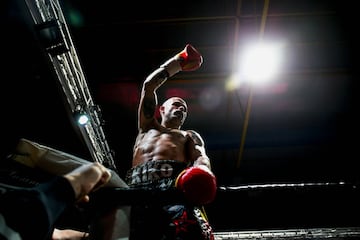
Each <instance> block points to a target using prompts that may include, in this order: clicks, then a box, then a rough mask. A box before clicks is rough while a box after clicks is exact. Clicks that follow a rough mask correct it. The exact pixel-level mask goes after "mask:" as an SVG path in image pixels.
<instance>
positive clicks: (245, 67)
mask: <svg viewBox="0 0 360 240" xmlns="http://www.w3.org/2000/svg"><path fill="white" fill-rule="evenodd" d="M280 62H281V54H280V48H279V45H275V44H268V43H258V44H256V45H253V46H250V47H248V48H246V49H245V52H244V53H243V54H242V58H241V61H240V67H241V68H240V72H241V73H242V75H243V77H244V78H245V79H247V80H248V81H251V82H255V83H256V82H265V81H268V80H270V79H272V78H273V77H274V76H275V75H276V73H277V72H278V70H279V66H280Z"/></svg>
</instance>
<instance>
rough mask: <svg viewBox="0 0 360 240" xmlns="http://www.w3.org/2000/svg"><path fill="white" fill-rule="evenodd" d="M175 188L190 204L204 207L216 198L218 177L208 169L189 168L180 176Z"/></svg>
mask: <svg viewBox="0 0 360 240" xmlns="http://www.w3.org/2000/svg"><path fill="white" fill-rule="evenodd" d="M175 187H176V188H177V189H179V190H180V191H181V192H182V193H183V194H184V196H185V198H186V199H187V200H188V201H189V202H191V203H193V204H196V205H204V204H208V203H210V202H212V201H213V200H214V198H215V195H216V189H217V183H216V177H215V175H214V174H213V173H212V172H211V171H210V170H208V169H207V168H206V167H203V166H196V167H189V168H186V169H185V170H184V171H182V172H181V173H180V174H179V176H178V177H177V179H176V182H175Z"/></svg>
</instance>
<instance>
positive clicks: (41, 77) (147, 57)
mask: <svg viewBox="0 0 360 240" xmlns="http://www.w3.org/2000/svg"><path fill="white" fill-rule="evenodd" d="M61 4H62V7H63V12H64V14H65V17H66V19H67V24H68V26H69V28H70V32H71V35H72V39H73V42H74V45H75V47H76V49H77V53H78V57H79V59H80V62H81V64H82V67H83V70H84V73H85V76H86V79H87V82H88V85H89V87H90V90H91V92H92V94H93V98H94V100H95V102H96V103H97V104H99V105H100V107H101V109H102V115H103V120H104V122H105V125H104V131H105V135H106V138H107V141H108V143H109V145H110V147H111V149H112V150H113V151H114V158H115V163H116V165H117V167H118V171H119V175H120V176H123V174H124V173H125V171H126V169H127V168H128V167H129V166H130V161H131V155H132V146H133V142H134V140H135V137H136V133H137V129H136V127H137V123H136V110H137V103H138V100H139V89H140V86H141V83H142V81H143V80H144V79H145V78H146V76H147V75H148V74H149V73H151V71H153V70H154V69H156V68H157V67H158V66H159V65H160V64H162V63H163V62H164V61H165V60H167V59H168V58H169V57H171V56H173V55H174V54H175V53H177V52H179V51H181V50H182V49H183V48H184V46H185V44H186V43H191V44H192V45H194V46H195V47H196V48H197V49H198V50H199V51H200V52H201V53H202V55H203V57H204V63H203V65H202V67H201V68H200V69H199V70H198V71H195V72H186V73H185V72H182V73H179V74H178V75H176V76H175V77H174V78H173V79H171V80H169V81H168V82H167V83H166V84H165V85H164V86H163V87H162V88H161V89H159V92H158V93H159V100H160V102H162V101H163V100H164V99H165V97H167V96H170V95H172V94H178V95H180V96H182V97H184V98H186V99H187V100H188V103H189V111H190V113H189V117H188V120H187V122H186V123H185V125H184V129H195V130H196V131H198V132H199V133H200V134H201V135H202V137H203V138H204V140H205V143H206V147H207V152H208V155H209V156H210V158H211V160H212V164H213V171H214V173H215V174H216V175H217V177H218V183H219V185H220V186H237V185H246V184H268V183H269V184H271V183H311V182H335V183H337V182H341V181H343V182H358V180H359V174H358V167H357V165H358V163H357V161H358V160H359V152H358V148H359V147H358V145H359V141H358V136H359V124H358V119H359V117H358V114H357V110H358V107H357V104H358V90H359V84H358V69H357V62H358V37H357V35H358V33H357V29H358V27H357V24H358V19H357V15H356V11H355V10H356V6H355V2H354V3H353V2H350V1H346V2H344V1H328V0H316V1H313V0H301V1H289V0H271V1H270V4H269V11H268V16H267V21H266V26H265V31H264V38H263V39H264V40H272V41H279V42H282V43H284V45H283V50H284V52H285V56H284V58H285V61H284V64H283V66H282V70H281V72H280V74H279V76H278V77H277V79H276V80H275V81H274V82H273V83H271V84H268V85H266V86H262V87H256V88H253V93H254V95H253V102H252V107H251V113H250V119H249V125H248V129H247V133H246V143H245V148H244V153H243V156H242V160H241V162H240V164H239V167H237V162H238V159H239V148H240V139H241V136H242V134H243V130H242V127H243V123H244V116H245V111H246V106H247V101H248V96H249V90H250V89H249V86H248V85H243V86H241V87H240V88H238V89H236V90H234V91H227V90H226V88H225V84H226V80H227V79H228V78H229V76H230V74H231V73H232V71H233V65H232V64H233V59H234V58H235V57H236V52H237V51H239V52H240V54H241V49H242V47H244V46H245V45H246V43H247V42H249V41H256V39H257V38H258V35H259V31H260V22H261V15H262V10H263V4H264V2H263V1H255V0H244V1H235V0H233V1H230V0H225V1H196V2H192V1H181V2H179V1H144V2H138V1H130V2H128V1H102V2H99V1H86V2H85V1H78V0H74V1H61ZM1 5H2V6H1V11H2V13H1V22H0V24H1V32H2V34H1V45H0V46H1V50H0V52H1V58H2V64H1V75H2V76H1V84H2V86H1V91H2V94H1V105H2V108H1V109H2V114H1V116H2V128H3V129H2V133H3V137H2V138H3V141H2V142H3V147H2V149H1V153H2V156H5V155H6V154H8V153H10V152H11V151H12V149H13V148H14V147H15V145H16V143H17V141H18V139H19V138H21V137H24V138H28V139H30V140H33V141H35V142H38V143H41V144H44V145H47V146H50V147H53V148H56V149H59V150H62V151H65V152H68V153H71V154H74V155H77V156H80V157H83V158H86V159H90V154H89V152H88V150H87V148H86V146H85V145H84V143H83V141H82V140H81V136H80V135H78V134H77V130H76V129H74V126H76V125H74V124H73V123H72V121H73V119H72V118H71V117H70V116H69V114H68V112H67V111H66V108H67V106H66V103H65V102H64V100H63V95H62V93H61V91H62V90H61V88H60V86H59V83H58V80H57V79H56V77H55V76H54V71H53V68H52V66H51V65H50V64H49V62H48V58H47V56H46V54H44V52H43V49H42V47H41V45H40V43H39V41H38V40H37V37H36V35H35V31H34V26H33V22H32V19H31V16H30V14H29V10H28V9H27V7H26V5H25V1H20V0H17V1H10V0H8V1H1ZM75 128H76V127H75Z"/></svg>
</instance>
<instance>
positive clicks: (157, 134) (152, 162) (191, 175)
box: [127, 44, 216, 239]
mask: <svg viewBox="0 0 360 240" xmlns="http://www.w3.org/2000/svg"><path fill="white" fill-rule="evenodd" d="M201 64H202V56H201V54H200V53H199V52H198V51H197V50H196V49H195V48H194V47H193V46H191V45H190V44H188V45H186V47H185V48H184V50H183V51H182V52H180V53H178V54H177V55H175V56H174V57H173V58H171V59H169V60H168V61H167V62H165V63H164V64H163V65H161V66H160V68H158V69H157V70H155V71H154V72H153V73H151V74H150V75H149V76H148V77H147V78H146V80H145V81H144V83H143V86H142V92H141V99H140V104H139V109H138V130H139V132H138V136H137V138H136V142H135V145H134V153H133V161H132V169H130V170H129V172H128V174H127V183H128V184H129V186H130V187H140V188H141V187H146V188H150V189H161V190H167V189H169V188H173V187H175V189H178V190H180V192H182V193H183V194H184V196H185V199H186V203H184V204H183V205H179V204H176V205H167V206H161V205H160V206H153V205H152V206H145V207H144V206H140V208H137V207H134V206H132V216H134V217H132V218H131V219H132V223H131V225H132V226H134V227H133V228H132V230H131V236H132V239H145V238H146V239H175V238H176V239H213V238H214V237H213V233H212V229H211V227H210V225H209V224H208V222H207V219H206V216H205V213H204V212H203V209H201V208H199V206H201V205H204V204H207V203H210V202H211V201H212V200H213V199H214V197H215V192H216V178H215V176H214V174H213V173H212V172H211V164H210V160H209V158H208V156H207V155H206V151H205V147H204V141H203V139H202V138H201V136H200V135H199V134H198V133H197V132H195V131H193V130H187V131H186V130H181V129H180V128H181V126H182V125H183V123H184V121H185V119H186V117H187V113H188V107H187V104H186V102H185V101H184V100H183V99H182V98H180V97H171V98H169V99H167V100H166V101H165V102H164V103H163V104H162V105H161V106H160V107H159V111H160V115H161V123H159V122H158V120H157V118H156V114H155V113H156V110H157V104H158V99H157V96H156V90H157V89H158V88H159V87H160V86H161V85H162V84H164V83H165V81H166V80H167V79H168V78H170V77H172V76H173V75H175V74H176V73H177V72H179V71H193V70H196V69H198V68H199V67H200V66H201ZM189 204H190V205H189ZM189 206H191V207H189ZM149 234H153V235H151V237H150V236H149Z"/></svg>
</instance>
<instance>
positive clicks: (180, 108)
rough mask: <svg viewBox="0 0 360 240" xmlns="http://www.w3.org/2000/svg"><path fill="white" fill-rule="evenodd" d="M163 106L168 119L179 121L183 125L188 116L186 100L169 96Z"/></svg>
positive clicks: (165, 116) (165, 117)
mask: <svg viewBox="0 0 360 240" xmlns="http://www.w3.org/2000/svg"><path fill="white" fill-rule="evenodd" d="M162 106H163V114H162V115H163V116H162V117H163V118H164V119H166V120H167V121H178V122H179V123H178V124H179V126H181V125H182V124H183V123H184V121H185V119H186V117H187V111H188V108H187V105H186V102H185V101H184V100H183V99H181V98H178V97H173V98H169V99H168V100H166V101H165V102H164V104H163V105H162Z"/></svg>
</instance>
